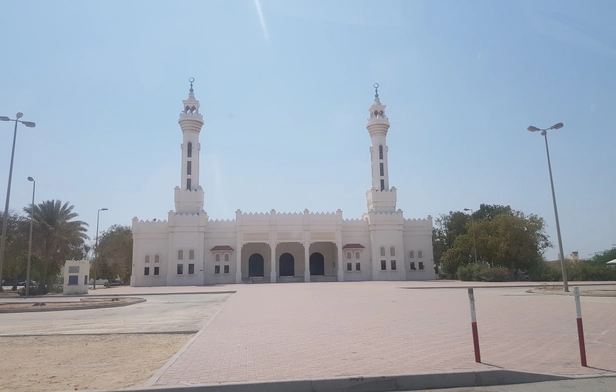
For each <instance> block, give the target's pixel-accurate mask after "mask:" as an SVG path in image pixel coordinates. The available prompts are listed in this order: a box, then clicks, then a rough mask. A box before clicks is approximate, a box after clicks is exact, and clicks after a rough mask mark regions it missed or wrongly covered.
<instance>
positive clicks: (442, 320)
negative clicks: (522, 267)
mask: <svg viewBox="0 0 616 392" xmlns="http://www.w3.org/2000/svg"><path fill="white" fill-rule="evenodd" d="M438 284H441V285H442V284H443V283H442V282H431V283H419V284H418V283H415V282H413V283H409V282H358V283H310V284H304V283H300V284H269V285H236V286H227V289H230V288H233V289H236V290H237V293H235V294H233V295H232V297H231V299H230V300H229V302H228V303H227V304H226V305H225V307H224V308H223V309H222V310H221V312H220V313H219V314H218V316H217V317H216V318H215V319H213V320H212V322H211V323H210V324H209V325H208V326H206V327H205V328H204V329H203V330H202V331H201V333H200V334H199V335H198V336H197V337H196V339H195V340H194V341H193V342H192V343H191V344H190V346H188V347H187V348H186V349H185V350H184V351H183V352H181V354H180V355H179V356H178V357H177V358H176V359H175V360H174V361H173V362H172V363H171V364H170V365H169V366H168V367H167V368H166V369H165V370H164V372H162V374H161V375H160V377H159V378H158V379H157V380H156V381H155V385H166V386H173V385H188V384H211V383H231V382H246V381H271V380H290V379H321V378H331V377H341V376H369V375H398V374H417V373H438V372H451V371H459V370H483V369H494V368H505V369H510V370H521V371H531V372H539V373H552V374H563V375H587V374H596V373H606V372H608V373H614V372H616V298H614V297H612V298H603V297H601V298H599V297H582V313H583V318H584V328H585V336H586V343H587V346H586V349H587V356H588V365H589V368H583V367H581V366H580V364H579V352H578V343H577V333H576V323H575V304H574V300H573V297H572V296H565V295H546V294H530V293H527V292H526V290H527V289H525V288H513V287H506V286H507V285H504V286H505V288H502V289H501V288H499V289H489V288H485V289H482V288H478V289H476V290H475V298H476V301H477V302H476V306H477V319H478V325H479V336H480V343H481V356H482V361H483V364H476V363H475V362H474V355H473V345H472V339H471V330H470V314H469V313H470V311H469V304H468V296H467V291H466V290H465V289H462V288H440V289H436V290H428V289H412V290H407V289H401V287H409V288H411V287H412V288H418V287H425V288H427V287H430V285H432V286H435V285H438ZM467 285H468V283H458V282H454V283H452V284H451V285H450V286H452V287H456V286H460V287H462V286H467Z"/></svg>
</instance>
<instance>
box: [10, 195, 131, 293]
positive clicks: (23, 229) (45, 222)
mask: <svg viewBox="0 0 616 392" xmlns="http://www.w3.org/2000/svg"><path fill="white" fill-rule="evenodd" d="M74 209H75V207H74V206H73V205H71V204H70V203H68V202H62V201H60V200H47V201H43V202H41V203H39V204H35V205H33V206H28V207H25V208H23V210H22V212H21V213H17V212H13V211H10V212H9V214H8V222H7V231H6V241H5V253H4V266H3V271H2V278H3V280H4V283H3V284H4V285H10V283H12V287H13V290H16V289H17V282H18V280H21V279H25V278H26V269H27V257H28V245H29V240H30V221H31V219H32V255H31V274H30V279H31V280H35V281H37V282H38V285H37V286H36V287H34V288H32V289H31V292H32V293H35V294H46V293H48V292H50V291H52V290H53V286H54V284H55V283H56V282H57V278H58V275H59V274H60V272H61V269H62V268H63V266H64V262H65V261H66V260H83V259H87V258H88V257H89V255H90V253H91V252H92V251H94V250H95V249H94V246H93V245H92V244H89V243H88V240H90V238H89V237H88V235H87V234H86V232H87V228H88V224H87V223H86V222H83V221H80V220H78V217H79V215H78V214H77V213H76V212H75V211H74ZM2 219H3V218H2V216H0V224H2ZM98 242H99V245H98V248H97V249H96V252H94V253H95V254H96V255H97V258H98V260H97V261H96V263H93V264H91V265H95V266H96V268H97V271H96V276H97V277H99V278H102V279H115V278H120V279H122V280H124V281H127V280H130V274H131V268H132V232H131V230H130V228H129V227H127V226H121V225H114V226H111V227H110V228H109V229H108V230H107V231H104V232H102V233H101V234H100V235H99V241H98ZM90 276H94V268H93V267H91V268H90Z"/></svg>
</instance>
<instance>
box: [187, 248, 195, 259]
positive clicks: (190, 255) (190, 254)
mask: <svg viewBox="0 0 616 392" xmlns="http://www.w3.org/2000/svg"><path fill="white" fill-rule="evenodd" d="M194 259H195V251H194V250H192V249H191V250H189V251H188V260H194Z"/></svg>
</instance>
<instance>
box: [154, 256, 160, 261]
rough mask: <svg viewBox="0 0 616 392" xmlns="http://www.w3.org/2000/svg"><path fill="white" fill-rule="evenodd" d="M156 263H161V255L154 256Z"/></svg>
mask: <svg viewBox="0 0 616 392" xmlns="http://www.w3.org/2000/svg"><path fill="white" fill-rule="evenodd" d="M154 262H155V263H160V256H159V255H156V256H154Z"/></svg>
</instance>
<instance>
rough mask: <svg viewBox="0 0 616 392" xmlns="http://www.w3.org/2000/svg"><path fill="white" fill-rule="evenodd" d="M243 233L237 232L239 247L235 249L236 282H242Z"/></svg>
mask: <svg viewBox="0 0 616 392" xmlns="http://www.w3.org/2000/svg"><path fill="white" fill-rule="evenodd" d="M243 242H244V241H243V238H242V233H239V232H238V233H237V245H236V246H237V247H236V249H235V257H236V260H235V263H236V264H235V283H242V248H243V245H244V244H243Z"/></svg>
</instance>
